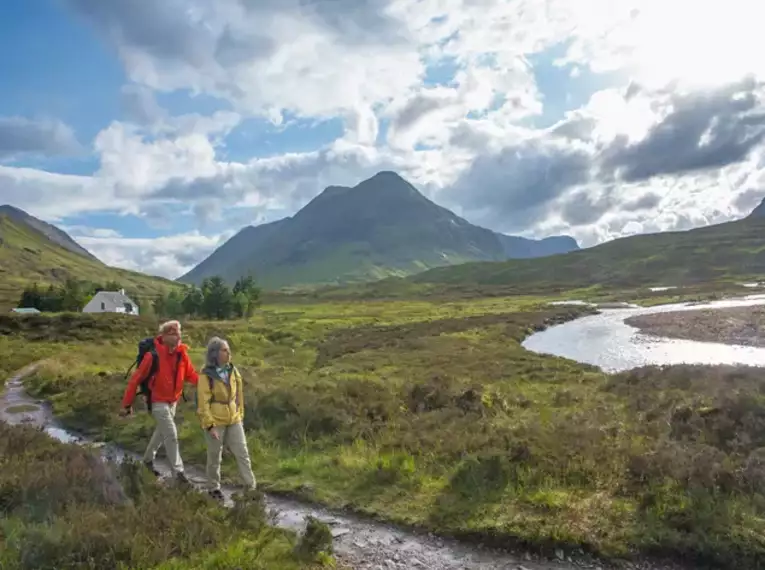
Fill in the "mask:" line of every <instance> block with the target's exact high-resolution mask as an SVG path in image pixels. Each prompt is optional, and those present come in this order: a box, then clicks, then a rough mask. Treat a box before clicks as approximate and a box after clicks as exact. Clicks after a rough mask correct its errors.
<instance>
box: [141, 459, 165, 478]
mask: <svg viewBox="0 0 765 570" xmlns="http://www.w3.org/2000/svg"><path fill="white" fill-rule="evenodd" d="M143 466H144V467H146V469H148V470H149V471H151V472H152V474H153V475H154V476H155V477H159V476H160V475H162V474H161V473H160V472H159V471H158V470H157V468H156V467H154V462H153V461H144V462H143Z"/></svg>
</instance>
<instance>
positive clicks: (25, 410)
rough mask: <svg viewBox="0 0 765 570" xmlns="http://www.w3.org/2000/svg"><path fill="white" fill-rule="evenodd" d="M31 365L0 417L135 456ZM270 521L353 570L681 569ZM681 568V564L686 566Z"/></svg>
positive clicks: (105, 452) (335, 521)
mask: <svg viewBox="0 0 765 570" xmlns="http://www.w3.org/2000/svg"><path fill="white" fill-rule="evenodd" d="M35 368H36V365H31V366H29V367H27V368H25V369H23V370H21V371H19V372H18V373H17V374H16V375H15V376H14V377H12V378H11V379H10V380H8V381H7V383H6V384H5V390H4V391H3V393H2V394H0V420H2V421H5V422H7V423H9V424H13V425H19V424H26V425H32V426H36V427H39V428H40V429H42V430H44V431H45V432H46V433H47V434H48V435H49V436H51V437H53V438H55V439H57V440H59V441H62V442H64V443H74V444H79V445H89V446H91V447H93V448H94V450H98V452H99V453H100V454H101V456H102V457H104V458H105V459H110V460H114V461H121V460H122V459H123V458H125V457H135V458H137V456H135V455H134V454H132V453H129V452H126V451H124V450H122V449H120V448H118V447H117V446H115V445H113V444H111V443H109V442H94V441H89V440H87V439H86V438H84V437H81V436H79V435H78V434H76V433H73V432H70V431H68V430H66V429H64V428H63V427H62V426H61V425H59V424H58V423H57V422H56V420H55V418H54V417H53V414H52V412H51V409H50V406H49V405H48V404H47V403H46V402H43V401H39V400H35V399H33V398H31V397H30V396H29V395H28V394H27V393H26V392H25V390H24V385H23V378H24V377H25V376H26V375H29V374H31V373H32V372H34V370H35ZM156 466H157V468H158V470H159V471H160V472H161V474H162V479H163V480H168V479H169V476H170V468H169V465H168V464H167V463H165V462H164V460H163V459H162V458H158V459H157V462H156ZM186 473H187V475H188V476H189V479H190V480H191V482H192V483H193V484H194V486H195V487H196V488H197V489H198V490H200V491H202V489H203V486H204V471H203V469H200V468H199V467H197V466H187V467H186ZM223 491H224V494H225V496H226V501H225V504H226V505H227V506H231V505H232V500H231V495H232V493H233V492H234V491H235V488H233V487H224V489H223ZM266 503H267V507H268V510H269V512H270V513H271V516H272V522H273V523H274V524H275V525H277V526H279V527H283V528H288V529H290V530H293V531H295V532H298V533H300V532H302V531H303V529H304V528H305V519H306V517H309V516H312V517H315V518H317V519H319V520H320V521H322V522H325V523H326V524H328V525H329V526H330V528H331V530H332V535H333V537H334V550H335V554H336V556H337V558H338V561H339V562H340V564H341V566H343V567H345V568H353V569H357V570H396V569H401V570H403V569H407V570H408V569H420V568H421V569H428V570H458V569H459V570H485V569H502V570H574V569H582V568H591V569H600V570H606V569H611V568H624V569H629V570H682V569H681V567H679V566H675V565H672V564H662V565H656V564H654V563H651V562H624V563H620V564H618V565H617V564H615V563H605V562H600V561H597V560H594V559H591V558H589V557H587V556H586V555H585V554H584V553H583V552H580V553H578V554H577V555H576V556H575V557H571V556H569V555H567V554H564V553H563V551H561V550H558V551H556V553H555V557H556V559H555V560H542V559H540V558H538V557H536V556H534V555H532V554H530V553H528V552H505V551H498V550H495V549H489V548H484V547H483V546H482V545H480V544H473V543H465V542H459V541H455V540H451V539H445V538H439V537H436V536H433V535H432V534H428V533H419V532H415V531H412V530H407V529H403V528H398V527H395V526H392V525H387V524H383V523H379V522H376V521H372V520H369V519H365V518H363V517H359V516H356V515H353V514H348V513H342V512H334V511H330V510H328V509H324V508H322V507H319V506H316V505H312V504H307V503H304V502H299V501H294V500H290V499H285V498H282V497H277V496H273V495H267V496H266ZM686 569H687V567H686Z"/></svg>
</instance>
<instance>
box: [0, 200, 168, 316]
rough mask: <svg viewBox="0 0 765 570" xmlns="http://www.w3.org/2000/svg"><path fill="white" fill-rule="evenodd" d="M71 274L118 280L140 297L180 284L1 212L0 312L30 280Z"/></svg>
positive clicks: (46, 280)
mask: <svg viewBox="0 0 765 570" xmlns="http://www.w3.org/2000/svg"><path fill="white" fill-rule="evenodd" d="M70 277H71V278H76V279H83V280H89V281H94V282H97V283H103V282H106V281H117V282H119V283H120V284H121V285H122V286H123V287H125V289H128V290H130V291H134V292H137V294H138V295H139V297H153V296H155V295H157V294H158V293H160V292H165V291H168V290H170V289H172V288H177V287H180V285H179V284H178V283H175V282H174V281H170V280H169V279H163V278H161V277H151V276H148V275H143V274H141V273H136V272H134V271H127V270H125V269H117V268H114V267H109V266H107V265H105V264H103V263H101V262H100V261H98V260H97V259H95V258H91V257H89V256H85V255H82V254H80V253H75V252H74V251H71V250H70V249H67V248H64V247H62V246H61V245H59V244H57V243H55V242H53V241H51V240H50V239H49V238H48V237H47V236H46V235H44V234H43V233H41V232H40V231H38V230H37V229H35V228H33V227H32V226H30V225H27V224H25V223H23V222H19V221H17V220H15V219H12V218H11V217H9V216H7V215H0V311H6V310H8V309H10V308H12V307H15V306H16V303H17V302H18V299H19V296H20V295H21V292H22V290H23V289H24V287H26V286H28V285H31V284H32V283H35V282H37V283H40V284H46V285H47V284H60V283H63V282H64V281H65V280H66V279H67V278H70Z"/></svg>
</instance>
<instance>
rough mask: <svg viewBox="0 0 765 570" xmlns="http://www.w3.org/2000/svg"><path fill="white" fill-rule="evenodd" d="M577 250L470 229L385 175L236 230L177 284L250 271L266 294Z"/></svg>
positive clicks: (394, 175) (567, 245)
mask: <svg viewBox="0 0 765 570" xmlns="http://www.w3.org/2000/svg"><path fill="white" fill-rule="evenodd" d="M576 248H577V246H576V244H575V243H574V244H573V245H571V244H570V243H568V241H566V242H565V243H564V244H560V243H559V240H555V239H552V240H548V241H546V242H544V243H543V242H541V241H537V240H526V239H523V238H512V237H511V236H499V234H496V233H495V232H493V231H491V230H488V229H486V228H481V227H479V226H474V225H473V224H471V223H469V222H468V221H467V220H464V219H462V218H460V217H458V216H457V215H455V214H454V213H452V212H450V211H449V210H447V209H446V208H443V207H441V206H439V205H437V204H435V203H434V202H433V201H431V200H430V199H428V198H427V197H426V196H425V195H424V194H422V193H420V191H419V190H417V188H415V187H414V186H413V185H412V184H410V183H409V182H408V181H407V180H406V179H404V178H403V177H401V176H400V175H399V174H397V173H395V172H391V171H389V170H383V171H381V172H378V173H377V174H375V175H374V176H372V177H371V178H368V179H366V180H363V181H362V182H359V183H358V184H357V185H356V186H354V187H353V188H349V187H347V186H329V187H327V188H325V189H324V191H322V192H321V193H320V194H319V195H318V196H316V197H315V198H313V200H311V201H310V202H309V203H308V204H306V205H305V206H304V207H303V208H302V209H301V210H300V211H298V212H297V213H296V214H295V215H294V216H292V217H290V218H285V219H284V220H282V221H280V222H278V223H277V224H276V225H274V226H271V227H264V226H257V227H255V228H249V230H248V231H246V232H244V231H242V232H240V233H239V234H237V235H236V236H234V237H232V238H231V239H230V240H229V241H228V242H226V243H225V244H223V245H222V246H221V247H219V248H218V249H217V250H216V251H215V252H213V254H212V255H211V256H210V257H209V258H207V259H206V260H205V261H203V262H202V263H201V264H199V265H198V266H197V267H195V268H194V269H192V270H191V271H190V272H189V273H187V274H186V275H184V276H183V277H181V278H180V280H181V281H185V282H189V283H199V282H201V281H202V279H204V278H205V277H208V276H212V275H215V274H218V275H221V276H223V277H224V278H225V279H226V280H228V281H232V282H233V281H235V280H236V279H237V278H238V277H240V276H241V275H243V274H247V273H249V272H254V273H255V274H256V275H258V276H259V277H258V280H259V282H260V283H261V284H262V285H263V286H264V287H266V288H272V287H277V288H278V287H283V286H294V285H306V284H313V285H315V284H329V283H341V282H350V281H365V280H369V279H379V278H381V277H385V276H389V275H408V274H411V273H416V272H418V271H422V270H424V269H427V268H429V267H438V266H441V265H451V264H456V263H463V262H466V261H490V260H491V261H499V260H504V259H507V258H508V257H535V256H538V255H550V254H552V253H562V252H563V251H570V250H571V249H576Z"/></svg>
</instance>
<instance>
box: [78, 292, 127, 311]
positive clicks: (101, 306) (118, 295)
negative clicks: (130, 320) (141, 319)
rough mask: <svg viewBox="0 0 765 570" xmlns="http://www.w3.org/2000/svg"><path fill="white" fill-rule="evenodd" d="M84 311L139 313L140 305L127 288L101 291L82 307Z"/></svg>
mask: <svg viewBox="0 0 765 570" xmlns="http://www.w3.org/2000/svg"><path fill="white" fill-rule="evenodd" d="M82 312H83V313H124V314H126V315H138V305H136V303H135V302H134V301H133V300H132V299H131V298H130V297H128V296H127V295H125V290H124V289H120V290H119V291H99V292H98V293H96V294H95V295H93V298H92V299H91V300H90V301H89V302H88V304H87V305H85V306H84V307H83V308H82Z"/></svg>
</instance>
